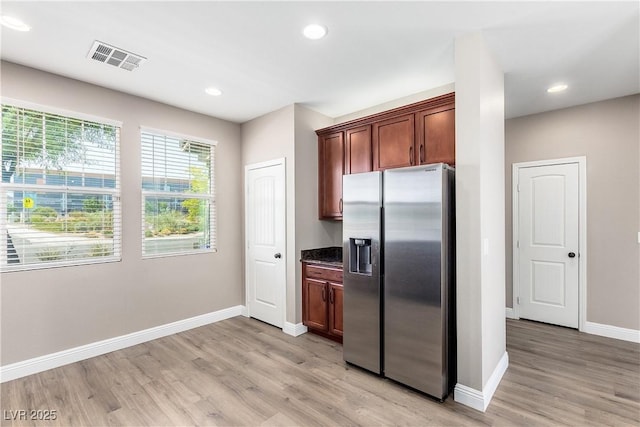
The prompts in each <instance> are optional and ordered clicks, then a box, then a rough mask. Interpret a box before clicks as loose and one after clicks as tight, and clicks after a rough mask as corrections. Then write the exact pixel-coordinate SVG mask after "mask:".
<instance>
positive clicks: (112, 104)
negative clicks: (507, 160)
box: [0, 62, 243, 366]
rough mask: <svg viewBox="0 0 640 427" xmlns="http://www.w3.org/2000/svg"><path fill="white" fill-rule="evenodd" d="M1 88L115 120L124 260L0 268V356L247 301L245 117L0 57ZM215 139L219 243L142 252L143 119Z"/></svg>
mask: <svg viewBox="0 0 640 427" xmlns="http://www.w3.org/2000/svg"><path fill="white" fill-rule="evenodd" d="M1 65H2V67H1V74H0V76H1V79H0V84H1V90H2V96H3V97H10V98H14V99H18V100H23V101H28V102H32V103H37V104H41V105H45V106H51V107H55V108H58V109H65V110H69V111H75V112H80V113H85V114H90V115H94V116H99V117H104V118H109V119H113V120H118V121H121V122H122V123H123V125H122V132H121V141H120V144H121V182H122V209H123V214H122V221H123V223H122V227H123V239H122V245H123V246H122V262H117V263H109V264H96V265H86V266H79V267H60V268H50V269H43V270H34V271H20V272H10V273H2V275H1V276H0V277H1V280H2V285H1V288H0V289H1V291H0V292H1V297H2V302H1V311H2V325H1V335H2V338H1V344H2V345H1V347H2V352H1V356H0V357H1V360H2V365H3V366H5V365H7V364H11V363H14V362H19V361H23V360H26V359H30V358H33V357H36V356H41V355H46V354H50V353H53V352H57V351H61V350H65V349H69V348H72V347H76V346H80V345H84V344H89V343H93V342H96V341H100V340H104V339H108V338H112V337H116V336H120V335H124V334H128V333H131V332H136V331H140V330H143V329H147V328H151V327H154V326H159V325H163V324H166V323H170V322H174V321H177V320H182V319H185V318H189V317H193V316H197V315H200V314H205V313H209V312H213V311H217V310H220V309H224V308H228V307H232V306H235V305H238V304H242V303H243V299H242V264H241V258H242V246H243V245H242V242H241V241H240V240H239V239H238V236H239V235H241V233H242V218H241V216H240V215H239V214H238V213H239V212H241V209H242V204H241V203H242V186H241V184H242V181H241V174H240V172H239V171H240V170H241V161H240V160H241V159H240V154H241V153H240V126H239V125H237V124H234V123H230V122H226V121H224V120H219V119H215V118H212V117H208V116H205V115H201V114H196V113H192V112H189V111H185V110H182V109H179V108H174V107H170V106H168V105H164V104H160V103H157V102H153V101H149V100H146V99H142V98H139V97H136V96H132V95H127V94H124V93H121V92H116V91H113V90H109V89H105V88H102V87H98V86H94V85H91V84H88V83H82V82H79V81H77V80H72V79H68V78H65V77H61V76H57V75H54V74H49V73H46V72H42V71H38V70H35V69H32V68H27V67H23V66H19V65H16V64H12V63H8V62H2V64H1ZM141 125H144V126H148V127H152V128H157V129H164V130H168V131H172V132H177V133H183V134H188V135H193V136H196V137H201V138H206V139H211V140H216V141H218V146H217V150H216V177H217V180H216V181H217V192H216V194H217V207H218V214H217V218H218V239H217V240H218V249H219V250H218V252H217V253H211V254H198V255H186V256H178V257H170V258H158V259H146V260H143V259H142V258H141V245H142V236H141V232H140V229H141V223H142V212H141V208H140V207H141V205H142V202H141V191H140V183H141V175H140V133H139V126H141Z"/></svg>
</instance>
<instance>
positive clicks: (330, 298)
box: [329, 288, 335, 304]
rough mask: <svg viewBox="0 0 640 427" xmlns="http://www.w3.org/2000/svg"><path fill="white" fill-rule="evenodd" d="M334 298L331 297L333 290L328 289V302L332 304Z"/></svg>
mask: <svg viewBox="0 0 640 427" xmlns="http://www.w3.org/2000/svg"><path fill="white" fill-rule="evenodd" d="M334 300H335V297H334V296H333V288H329V302H330V303H331V304H333V303H334V302H335V301H334Z"/></svg>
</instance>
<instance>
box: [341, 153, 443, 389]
mask: <svg viewBox="0 0 640 427" xmlns="http://www.w3.org/2000/svg"><path fill="white" fill-rule="evenodd" d="M453 184H454V171H453V169H452V168H450V167H449V166H447V165H444V164H434V165H425V166H415V167H408V168H401V169H390V170H386V171H384V172H368V173H361V174H353V175H345V176H344V180H343V244H344V248H343V257H344V337H343V340H344V344H343V351H344V359H345V361H347V362H349V363H352V364H354V365H357V366H360V367H362V368H365V369H367V370H369V371H372V372H374V373H376V374H380V375H383V376H384V377H387V378H390V379H393V380H395V381H398V382H400V383H402V384H405V385H407V386H410V387H412V388H415V389H417V390H419V391H422V392H424V393H427V394H429V395H431V396H433V397H435V398H437V399H444V398H445V397H446V396H447V394H448V392H449V390H450V387H451V386H452V385H453V383H454V381H455V315H454V308H455V305H454V296H455V292H454V282H455V278H454V274H455V268H454V261H455V257H454V243H455V236H454V233H455V224H454V219H453V218H454V213H455V210H454V205H453V202H454V192H453V191H454V187H453Z"/></svg>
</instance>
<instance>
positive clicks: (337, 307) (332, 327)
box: [329, 283, 344, 336]
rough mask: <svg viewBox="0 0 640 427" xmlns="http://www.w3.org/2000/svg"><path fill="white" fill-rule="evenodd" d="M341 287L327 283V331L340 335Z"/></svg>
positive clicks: (341, 328)
mask: <svg viewBox="0 0 640 427" xmlns="http://www.w3.org/2000/svg"><path fill="white" fill-rule="evenodd" d="M343 289H344V288H343V287H342V285H340V284H338V283H329V332H330V333H332V334H334V335H339V336H342V330H343V327H342V324H343V323H342V307H343Z"/></svg>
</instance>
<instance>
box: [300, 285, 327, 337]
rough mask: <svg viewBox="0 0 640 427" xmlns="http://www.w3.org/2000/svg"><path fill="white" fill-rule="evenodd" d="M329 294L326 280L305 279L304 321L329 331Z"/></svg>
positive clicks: (307, 324) (309, 325) (308, 324)
mask: <svg viewBox="0 0 640 427" xmlns="http://www.w3.org/2000/svg"><path fill="white" fill-rule="evenodd" d="M328 303H329V295H328V291H327V284H326V282H320V281H318V280H312V279H305V281H304V301H303V323H304V324H305V326H308V327H309V328H313V329H319V330H322V331H327V330H328V329H329V322H328V318H327V314H328V313H327V311H328Z"/></svg>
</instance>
